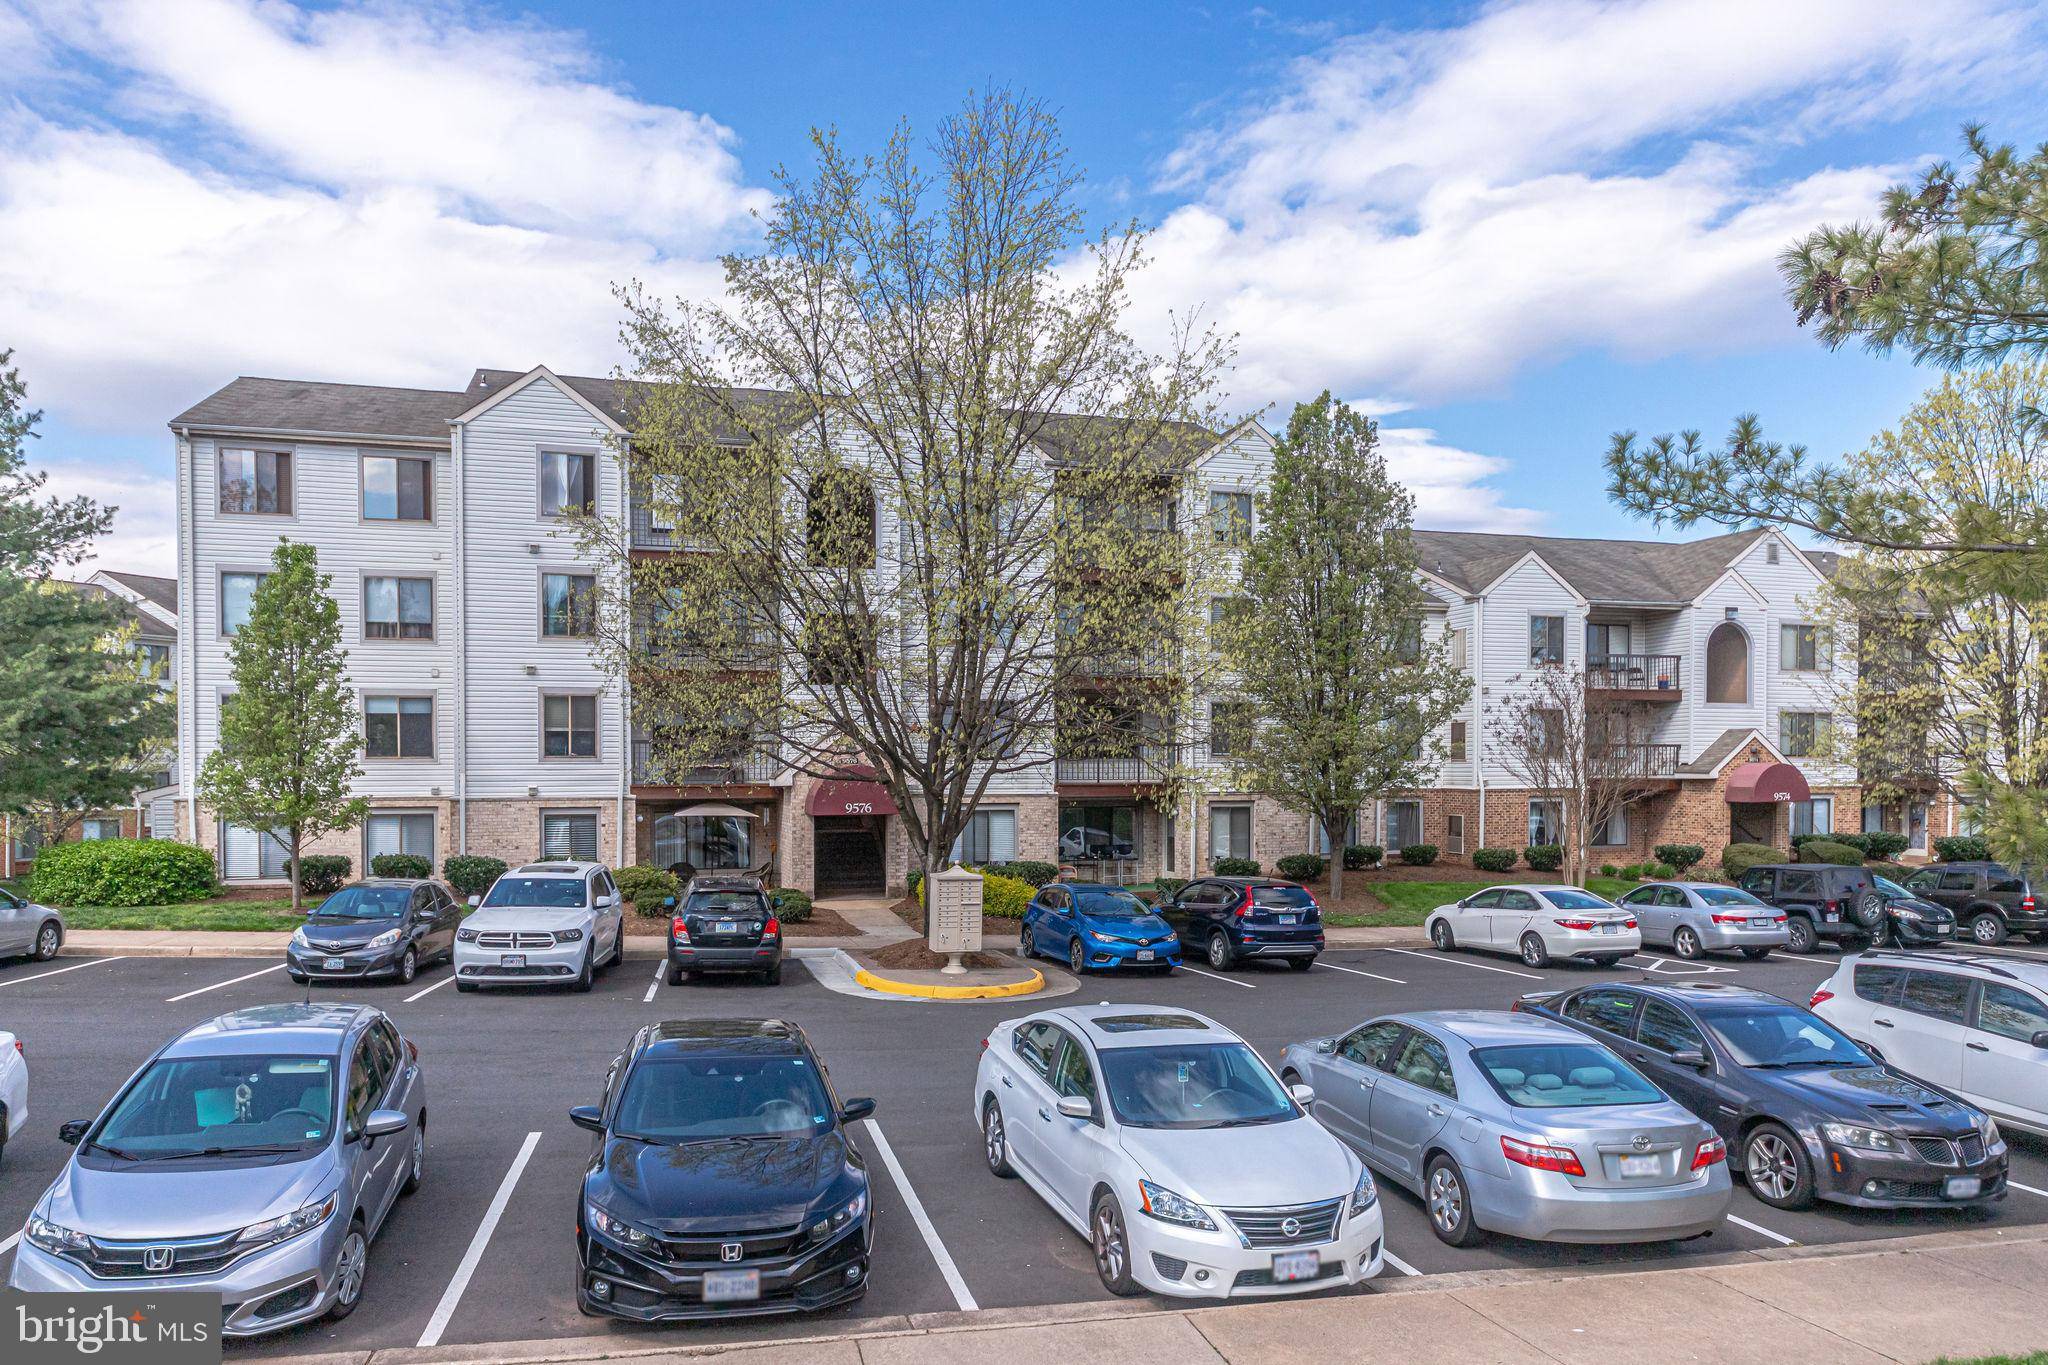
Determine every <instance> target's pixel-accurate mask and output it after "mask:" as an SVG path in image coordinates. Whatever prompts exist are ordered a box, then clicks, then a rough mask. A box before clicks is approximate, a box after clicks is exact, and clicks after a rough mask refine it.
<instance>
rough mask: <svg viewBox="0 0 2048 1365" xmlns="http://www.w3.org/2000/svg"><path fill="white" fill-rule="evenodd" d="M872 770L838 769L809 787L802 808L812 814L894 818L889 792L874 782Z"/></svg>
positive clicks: (894, 810) (892, 802)
mask: <svg viewBox="0 0 2048 1365" xmlns="http://www.w3.org/2000/svg"><path fill="white" fill-rule="evenodd" d="M874 778H875V770H874V769H873V768H865V767H863V768H842V769H841V770H840V772H839V775H838V776H837V777H829V778H827V779H825V780H824V781H823V782H820V783H819V784H818V785H817V786H815V787H813V788H811V799H810V800H809V801H807V802H805V803H804V809H805V810H806V811H808V812H809V813H810V814H812V815H894V814H895V813H896V802H895V801H894V799H892V798H891V797H890V795H889V789H888V788H887V787H884V786H883V785H882V784H881V783H879V782H877V781H875V780H874Z"/></svg>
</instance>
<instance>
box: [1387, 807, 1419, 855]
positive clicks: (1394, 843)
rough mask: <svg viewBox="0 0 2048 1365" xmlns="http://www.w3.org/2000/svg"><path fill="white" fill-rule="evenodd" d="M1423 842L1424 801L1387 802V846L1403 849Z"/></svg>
mask: <svg viewBox="0 0 2048 1365" xmlns="http://www.w3.org/2000/svg"><path fill="white" fill-rule="evenodd" d="M1421 842H1422V803H1421V802H1420V801H1389V802H1387V847H1388V848H1389V849H1403V848H1407V847H1408V846H1409V845H1411V844H1419V843H1421Z"/></svg>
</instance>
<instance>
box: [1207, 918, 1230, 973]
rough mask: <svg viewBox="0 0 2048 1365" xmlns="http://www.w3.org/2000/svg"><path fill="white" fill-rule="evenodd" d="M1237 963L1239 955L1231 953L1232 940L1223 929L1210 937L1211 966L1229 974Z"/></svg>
mask: <svg viewBox="0 0 2048 1365" xmlns="http://www.w3.org/2000/svg"><path fill="white" fill-rule="evenodd" d="M1236 962H1237V954H1236V953H1235V952H1233V951H1231V947H1230V939H1229V937H1228V936H1226V935H1225V934H1224V932H1223V931H1222V930H1221V929H1218V930H1216V931H1215V932H1213V933H1211V934H1210V935H1209V965H1210V966H1211V967H1214V968H1215V969H1216V970H1217V971H1219V972H1227V971H1229V970H1230V969H1231V967H1232V966H1234V965H1235V964H1236Z"/></svg>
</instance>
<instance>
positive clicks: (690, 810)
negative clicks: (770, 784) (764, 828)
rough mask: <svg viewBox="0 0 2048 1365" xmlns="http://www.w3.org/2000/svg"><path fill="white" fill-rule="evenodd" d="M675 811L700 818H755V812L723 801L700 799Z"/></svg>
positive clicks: (678, 813)
mask: <svg viewBox="0 0 2048 1365" xmlns="http://www.w3.org/2000/svg"><path fill="white" fill-rule="evenodd" d="M674 813H675V814H677V815H682V816H688V817H690V818H693V819H698V820H752V819H754V818H755V816H754V812H752V811H750V810H741V809H740V808H739V807H738V806H730V805H727V804H726V803H725V802H723V801H699V802H698V803H697V804H696V805H694V806H684V807H683V808H682V809H680V810H678V811H676V812H674Z"/></svg>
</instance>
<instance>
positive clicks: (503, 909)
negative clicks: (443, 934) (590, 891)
mask: <svg viewBox="0 0 2048 1365" xmlns="http://www.w3.org/2000/svg"><path fill="white" fill-rule="evenodd" d="M593 913H594V912H593V911H591V910H589V909H587V908H586V909H581V910H551V909H548V908H546V907H544V906H526V905H506V906H497V907H493V908H491V909H486V910H478V911H477V912H476V913H475V914H473V915H471V916H470V917H469V918H468V919H466V920H464V921H463V922H462V927H463V928H465V929H483V930H491V929H550V930H552V929H582V928H585V927H587V926H588V925H589V923H590V920H591V916H592V914H593Z"/></svg>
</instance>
